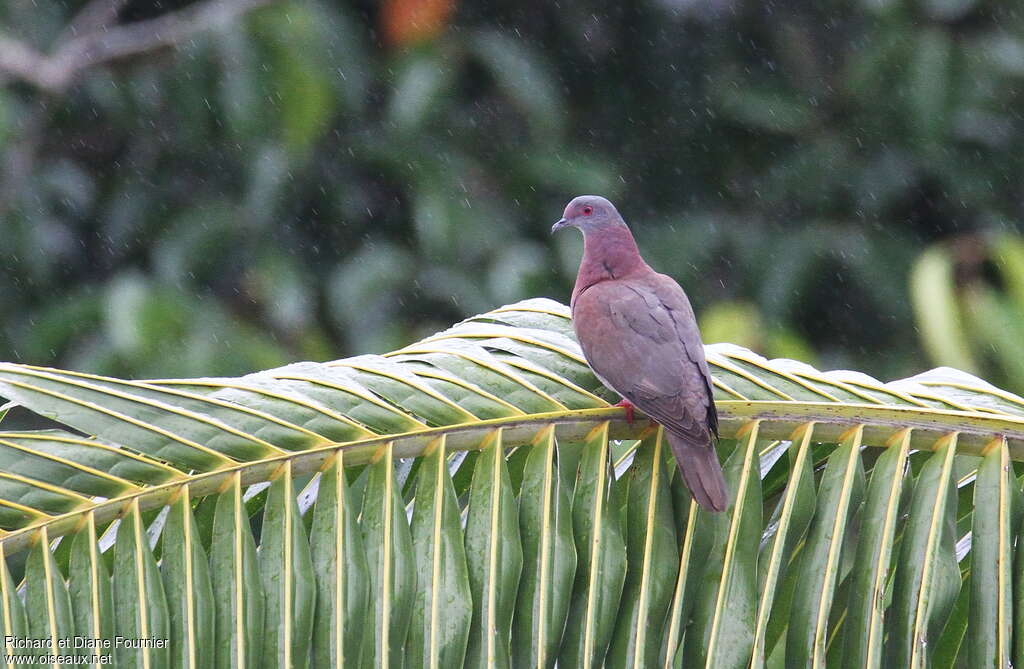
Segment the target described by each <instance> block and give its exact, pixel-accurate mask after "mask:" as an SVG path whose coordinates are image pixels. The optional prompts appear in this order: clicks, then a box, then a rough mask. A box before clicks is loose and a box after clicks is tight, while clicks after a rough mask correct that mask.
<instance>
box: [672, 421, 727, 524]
mask: <svg viewBox="0 0 1024 669" xmlns="http://www.w3.org/2000/svg"><path fill="white" fill-rule="evenodd" d="M668 443H669V445H670V446H671V447H672V452H673V453H674V454H675V456H676V463H677V464H678V465H679V471H680V473H682V475H683V481H684V482H685V483H686V487H687V488H689V489H690V494H691V495H693V498H694V499H695V500H696V501H697V503H698V504H700V505H701V506H702V507H704V508H705V509H708V510H710V511H725V509H726V508H727V507H728V506H729V490H728V489H727V488H726V486H725V477H724V476H723V475H722V465H721V464H719V462H718V454H717V453H716V452H715V448H714V446H713V445H712V444H711V442H707V443H704V444H695V443H693V442H691V441H689V440H687V439H685V438H683V437H679V436H677V435H674V434H671V433H668Z"/></svg>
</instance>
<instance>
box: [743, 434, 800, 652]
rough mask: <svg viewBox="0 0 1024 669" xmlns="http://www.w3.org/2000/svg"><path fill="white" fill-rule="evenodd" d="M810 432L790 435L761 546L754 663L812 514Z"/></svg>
mask: <svg viewBox="0 0 1024 669" xmlns="http://www.w3.org/2000/svg"><path fill="white" fill-rule="evenodd" d="M813 434H814V424H813V423H809V424H807V425H804V426H802V427H800V428H798V430H797V431H796V432H795V433H794V434H793V443H792V444H791V445H790V447H789V455H790V475H789V482H788V485H787V487H786V490H785V492H784V493H783V496H782V501H781V503H780V505H779V513H778V516H777V518H774V519H773V520H772V521H770V526H774V528H775V529H774V533H773V534H772V536H771V538H770V539H769V541H768V543H767V545H765V546H764V548H763V549H762V551H761V557H760V559H759V560H758V572H759V573H758V586H759V587H758V591H759V592H760V600H759V601H758V604H757V620H756V623H755V625H754V644H753V645H754V648H753V661H752V664H754V665H755V666H756V665H759V664H763V663H764V661H765V659H766V658H765V640H766V635H767V632H768V621H769V620H770V619H771V612H772V607H773V605H774V603H775V596H776V594H777V591H778V588H779V580H780V574H782V573H783V570H784V569H785V568H786V566H787V565H788V564H789V562H790V559H791V558H792V556H793V552H794V550H795V549H796V545H797V542H799V541H800V540H801V539H802V538H803V537H804V535H805V533H806V532H807V527H808V525H809V524H810V522H811V518H812V517H813V515H814V507H815V502H816V498H815V490H814V475H813V461H812V456H811V447H810V446H811V437H812V436H813ZM794 450H795V453H794Z"/></svg>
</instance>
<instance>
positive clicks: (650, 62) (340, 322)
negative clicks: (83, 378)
mask: <svg viewBox="0 0 1024 669" xmlns="http://www.w3.org/2000/svg"><path fill="white" fill-rule="evenodd" d="M206 1H209V0H206ZM97 2H100V3H102V2H108V4H109V0H94V3H97ZM87 4H88V3H85V2H82V1H80V0H66V1H65V2H61V3H37V2H33V1H32V0H7V2H4V3H2V5H0V33H2V34H3V35H6V36H8V37H14V38H17V39H19V40H24V41H25V42H26V43H28V44H30V45H32V46H34V47H35V48H37V49H39V50H41V51H43V52H47V51H50V50H51V49H52V48H53V46H54V44H55V42H59V40H60V39H61V38H62V37H61V36H62V35H64V34H65V31H66V30H67V26H68V25H69V22H71V21H72V19H73V17H75V16H76V15H79V13H80V12H81V10H82V8H83V7H85V6H86V5H87ZM190 4H191V5H195V4H197V3H188V2H186V1H185V0H169V1H168V0H161V1H160V2H157V1H156V0H128V1H127V2H126V3H124V5H123V7H121V9H120V11H119V13H118V15H117V17H116V21H117V22H120V23H127V22H132V21H145V20H147V19H151V18H153V17H156V16H160V15H161V14H165V13H170V12H174V11H179V10H181V9H182V8H187V6H188V5H190ZM1022 80H1024V15H1022V14H1021V13H1020V12H1019V10H1018V9H1016V8H1015V6H1014V4H1013V3H1001V2H992V1H985V0H925V1H922V2H918V1H914V2H911V1H910V0H862V1H860V2H834V1H828V2H818V3H803V2H775V3H760V2H753V1H748V0H644V1H641V2H635V3H612V2H582V1H581V2H574V3H540V2H535V3H521V2H507V1H501V0H499V1H495V2H488V3H455V2H454V0H387V1H385V2H380V3H377V2H362V1H355V2H353V1H344V2H342V1H340V0H338V1H331V0H303V1H302V2H290V3H274V4H271V5H269V6H266V7H262V8H258V9H255V10H254V11H252V12H250V13H248V14H247V15H245V16H244V18H242V19H240V20H237V21H234V22H230V23H228V24H227V25H225V26H223V27H213V28H211V29H210V30H208V31H205V32H199V33H196V34H194V35H190V36H189V37H188V38H187V39H184V40H181V41H180V43H179V44H178V45H176V46H175V47H174V48H172V49H164V50H162V51H159V52H153V53H146V54H141V55H137V56H132V57H129V58H125V59H122V60H119V61H117V62H114V63H110V64H105V65H101V66H97V67H93V68H90V69H88V70H85V71H83V72H82V73H81V74H80V76H78V77H77V78H75V79H74V80H73V81H72V83H71V85H69V86H68V87H67V88H66V89H64V90H61V91H52V90H50V91H46V90H40V89H39V88H37V87H34V86H33V85H32V84H31V83H27V82H25V81H20V80H18V79H17V78H10V79H8V80H7V82H6V84H5V85H4V86H3V87H2V88H0V151H2V153H3V157H4V159H5V160H4V164H3V168H4V174H3V189H4V190H3V192H2V193H0V226H2V229H0V309H2V313H3V314H4V319H3V325H0V359H6V360H16V361H28V362H32V363H37V364H53V365H60V366H63V367H71V368H76V369H83V370H89V371H96V372H102V373H108V374H115V375H136V376H139V375H146V376H151V375H156V376H171V375H176V376H178V375H180V376H187V375H193V374H204V375H214V374H236V373H241V372H245V371H248V370H251V369H262V368H266V367H270V366H273V365H276V364H281V363H284V362H287V361H291V360H295V359H301V358H307V359H309V358H311V359H326V358H337V357H342V356H344V355H351V354H355V353H359V352H363V351H371V350H372V351H383V350H389V349H392V348H395V347H396V346H398V345H400V344H403V343H405V342H408V341H412V340H415V339H417V338H418V337H420V336H422V335H424V334H426V333H429V332H432V331H434V330H436V329H439V328H441V327H444V326H446V325H447V324H449V323H450V322H452V321H453V320H456V319H458V318H460V317H462V316H464V315H467V314H472V313H477V312H482V311H485V310H487V309H488V308H490V307H493V306H494V305H497V304H504V303H508V302H511V301H514V300H516V299H519V298H522V297H526V296H537V295H547V296H552V297H556V298H559V299H562V300H566V299H567V297H568V293H569V290H570V286H571V280H572V277H573V275H574V273H575V266H576V263H577V262H578V257H579V253H580V246H581V245H580V242H579V240H578V239H576V238H574V237H573V236H571V235H565V236H564V237H559V238H558V239H555V240H552V239H550V238H549V236H548V234H547V230H548V228H549V226H550V223H551V222H552V221H553V220H554V219H556V218H558V216H559V214H560V212H561V209H562V207H563V206H564V204H565V202H566V201H568V200H569V199H570V198H571V197H572V196H574V195H576V194H579V193H585V192H589V193H601V194H605V195H608V196H609V197H611V198H612V199H613V200H615V201H616V202H617V203H618V204H619V207H620V209H621V211H622V212H623V214H624V215H625V216H626V218H627V220H628V221H630V222H631V223H632V225H633V227H634V229H635V231H636V234H637V237H638V238H639V241H640V244H641V247H642V248H643V249H644V250H645V252H646V254H647V256H648V259H649V261H650V262H651V263H652V264H653V265H654V266H655V267H656V268H658V269H660V270H662V271H665V272H667V273H669V274H671V275H673V276H675V277H676V278H677V279H678V280H680V282H681V283H682V284H683V286H684V287H685V288H686V289H687V290H688V292H689V293H690V296H691V299H692V301H693V302H694V304H695V307H696V309H697V311H698V313H700V314H701V315H702V317H703V320H704V323H703V324H704V326H705V328H706V329H707V330H708V336H707V337H706V339H707V340H708V341H717V340H722V339H727V340H733V341H738V342H741V343H745V344H747V345H750V346H753V347H755V348H757V349H758V350H760V351H761V352H763V353H765V354H766V355H769V356H777V355H793V356H797V355H798V356H799V357H801V358H804V359H808V360H809V361H810V362H813V363H815V364H817V365H819V366H823V367H840V366H845V367H853V368H857V369H863V370H864V371H867V372H870V373H873V374H876V375H880V376H882V377H887V378H892V377H896V376H905V375H908V374H910V373H912V372H914V371H916V370H918V369H920V368H922V367H924V366H925V365H926V364H928V361H927V360H926V359H925V357H924V355H923V353H922V347H921V343H920V341H919V339H918V336H917V334H916V332H915V329H914V316H913V311H912V309H911V307H910V304H909V297H908V281H909V268H910V267H911V266H912V265H913V263H914V261H915V258H916V257H917V256H918V254H919V252H920V251H921V249H923V248H925V247H926V246H928V245H929V244H932V243H934V242H941V241H942V240H945V239H950V238H953V237H956V238H958V239H990V238H991V237H988V236H987V235H989V234H998V233H1000V231H1007V230H1010V231H1012V230H1015V229H1016V228H1017V227H1018V221H1019V220H1020V219H1021V217H1022V214H1024V212H1022V211H1021V206H1022V199H1021V197H1020V193H1019V189H1020V186H1019V184H1020V183H1021V177H1022V164H1024V152H1022V150H1021V149H1022V146H1021V145H1022V139H1024V132H1022V123H1024V121H1022V119H1021V117H1020V114H1019V112H1018V110H1019V109H1020V108H1021V97H1022V94H1024V87H1022V86H1021V83H1022ZM934 248H949V247H934ZM921 262H927V258H926V259H925V260H922V261H921ZM932 262H938V261H935V260H933V261H932ZM932 271H937V270H932ZM947 285H948V282H947ZM954 293H955V298H954V299H955V301H957V303H958V304H960V302H962V301H964V300H966V301H967V303H970V301H971V300H972V299H974V298H973V295H974V293H966V292H964V291H962V290H960V287H957V288H956V289H954ZM992 294H993V295H995V296H997V297H998V296H999V295H1001V294H1002V293H1001V292H999V291H997V292H995V293H992ZM942 299H944V300H946V301H947V302H948V300H949V296H946V297H945V298H942ZM979 304H980V303H979ZM971 308H974V307H973V306H972V307H971ZM978 308H983V307H978ZM1000 313H1006V314H1008V313H1009V312H1000ZM1007 318H1009V316H1007ZM993 329H995V326H993ZM924 331H927V327H925V328H924ZM990 334H991V333H990ZM979 336H980V335H979ZM992 336H995V335H992ZM1006 338H1008V337H1006ZM955 339H956V338H955V337H954V340H953V342H952V345H953V346H954V347H955V348H958V349H963V348H964V347H963V346H962V345H961V344H959V343H957V341H956V340H955ZM926 341H927V342H928V345H929V347H931V348H930V350H933V349H934V347H935V346H936V344H935V343H934V341H933V340H931V339H929V340H926ZM979 341H981V340H979ZM985 341H991V340H985ZM1009 350H1013V349H1008V351H1009ZM933 352H935V353H936V355H938V353H937V352H936V351H934V350H933ZM982 355H983V354H982V353H979V352H978V351H971V356H972V358H970V359H973V357H981V356H982ZM984 357H985V358H986V359H988V358H992V360H991V362H992V363H993V364H997V365H1002V366H1006V365H1009V364H1011V363H1010V361H1009V360H1004V359H1003V358H1009V357H1012V356H1011V354H1010V353H1009V352H1007V353H1005V354H1000V355H990V354H987V353H986V354H984ZM940 359H941V356H940ZM970 359H968V358H965V359H964V360H965V361H967V360H970ZM1021 359H1024V357H1021V356H1018V357H1017V362H1016V363H1014V364H1016V365H1017V366H1018V367H1019V366H1020V362H1019V360H1021ZM955 360H956V359H954V361H955ZM958 364H959V363H958ZM979 364H980V363H979ZM965 366H968V367H970V366H972V365H965ZM1007 369H1008V370H1009V368H1007ZM1007 374H1010V371H1008V372H1007ZM1013 374H1014V375H1015V376H1014V378H1017V379H1019V378H1020V377H1019V376H1016V372H1013ZM992 378H993V380H994V381H996V382H999V381H1000V380H1001V379H999V378H998V377H997V376H995V375H993V376H992ZM1022 383H1024V381H1020V380H1018V381H1014V382H1013V384H1012V385H1013V386H1014V387H1016V388H1017V389H1020V388H1021V387H1022V385H1021V384H1022Z"/></svg>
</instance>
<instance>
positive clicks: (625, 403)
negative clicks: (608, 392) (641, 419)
mask: <svg viewBox="0 0 1024 669" xmlns="http://www.w3.org/2000/svg"><path fill="white" fill-rule="evenodd" d="M612 406H615V407H622V408H623V409H625V410H626V422H627V423H629V426H630V427H633V403H632V402H630V401H629V400H622V401H621V402H619V403H618V404H613V405H612Z"/></svg>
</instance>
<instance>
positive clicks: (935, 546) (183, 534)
mask: <svg viewBox="0 0 1024 669" xmlns="http://www.w3.org/2000/svg"><path fill="white" fill-rule="evenodd" d="M707 352H708V360H709V363H710V366H711V370H712V375H713V377H714V383H715V394H716V402H717V405H718V409H719V413H720V423H721V431H722V436H723V439H722V442H721V444H720V451H721V452H720V455H721V456H722V457H723V459H724V468H725V472H726V477H727V480H728V482H729V487H730V490H731V491H732V493H733V497H734V500H733V504H732V505H731V507H730V509H729V510H728V511H727V512H725V513H723V514H717V515H716V514H708V513H706V512H704V511H703V510H700V509H698V508H697V507H696V505H694V504H691V503H690V501H689V495H688V493H687V491H686V489H685V487H684V485H683V483H682V481H681V480H680V479H679V477H678V476H677V475H676V470H675V467H674V465H673V464H672V461H671V454H670V453H669V452H668V449H666V448H665V447H664V443H663V438H662V433H661V431H660V429H655V428H654V427H652V426H650V425H649V424H648V422H647V421H644V420H640V421H638V422H637V423H636V424H634V425H629V424H627V423H626V421H625V420H624V417H623V415H622V412H621V410H619V409H615V408H612V407H610V406H609V404H608V402H607V400H608V399H611V398H610V397H608V395H607V394H606V392H605V391H604V390H603V389H602V388H601V386H600V384H599V383H598V381H597V380H596V379H595V378H594V376H593V374H592V373H591V372H590V370H589V369H588V368H587V366H586V363H585V361H584V360H583V357H582V355H581V353H580V350H579V347H578V346H577V344H576V342H575V340H574V338H573V336H572V328H571V323H570V321H569V314H568V310H567V309H566V308H565V307H564V306H562V305H559V304H557V303H555V302H551V301H549V300H530V301H526V302H521V303H518V304H514V305H509V306H507V307H503V308H501V309H498V310H495V311H492V312H489V313H487V314H483V315H481V316H477V317H474V318H471V319H469V320H467V321H464V322H462V323H460V324H458V325H456V326H454V327H452V328H451V329H449V330H446V331H444V332H441V333H438V334H437V335H435V336H433V337H429V338H427V339H425V340H423V341H421V342H418V343H416V344H413V345H410V346H409V347H406V348H404V349H401V350H399V351H396V352H394V353H391V354H387V355H384V356H359V357H356V358H350V359H345V360H338V361H335V362H331V363H323V364H320V363H297V364H293V365H288V366H286V367H282V368H279V369H273V370H267V371H264V372H258V373H255V374H250V375H247V376H244V377H240V378H230V379H229V378H206V379H160V380H148V381H129V380H123V379H113V378H107V377H100V376H96V375H90V374H82V373H76V372H69V371H64V370H56V369H45V368H39V367H34V366H30V365H17V364H9V363H3V364H0V396H3V397H5V398H7V399H9V400H11V401H12V402H14V403H16V404H17V405H18V406H19V407H21V408H20V409H18V411H24V410H28V411H32V412H35V413H36V414H39V415H40V416H43V417H46V418H49V419H52V420H54V421H56V422H58V423H59V424H61V425H62V426H63V427H62V428H59V429H49V430H37V431H16V430H13V429H12V430H6V431H0V530H2V534H0V549H2V550H3V556H4V557H5V558H6V559H5V560H0V565H2V569H3V573H0V600H2V601H0V603H2V607H0V608H2V614H3V623H4V630H5V633H6V634H7V635H8V649H7V650H8V652H10V653H18V652H23V653H33V652H39V651H36V650H31V649H19V648H17V647H16V646H15V644H13V643H11V640H12V639H15V638H19V637H23V636H25V635H29V636H32V637H37V638H41V639H51V641H52V642H53V643H56V642H57V641H59V640H60V639H62V638H64V637H70V636H74V635H75V634H78V635H79V636H84V637H88V638H114V637H115V636H117V635H120V636H122V637H129V638H140V637H150V638H157V639H168V643H167V645H166V647H147V646H145V645H144V646H143V647H141V648H128V649H118V650H117V651H116V655H117V656H118V658H119V659H120V660H121V661H122V662H124V663H126V664H127V665H128V666H153V667H157V666H176V667H179V666H180V667H198V666H210V665H209V663H210V662H211V661H215V663H216V665H217V666H243V665H244V666H268V667H269V666H273V667H277V666H294V667H305V666H315V667H321V666H342V665H345V666H353V665H360V666H361V665H362V664H365V663H370V664H374V665H377V666H389V665H390V664H392V663H396V664H397V663H400V662H401V661H402V660H404V662H405V664H406V665H408V666H425V667H448V666H459V665H463V664H464V665H465V666H479V667H490V666H513V665H514V666H535V667H550V666H553V665H554V664H555V662H558V664H559V666H579V667H597V666H601V665H602V663H604V664H606V665H608V666H630V667H639V666H665V667H672V666H688V667H689V666H706V667H739V666H763V665H765V664H776V663H778V662H783V661H784V662H785V663H787V664H792V665H795V666H825V665H826V664H827V665H835V666H840V665H842V666H858V667H860V666H881V665H882V664H883V663H896V665H898V666H903V665H909V666H924V665H925V664H928V663H935V664H939V665H945V666H952V665H953V664H954V663H956V662H961V663H963V662H968V661H969V662H970V663H971V664H970V666H976V665H995V664H998V665H999V666H1005V665H1006V664H1007V663H1009V662H1010V661H1011V659H1012V660H1016V662H1017V663H1022V660H1024V641H1022V640H1021V638H1020V636H1021V635H1020V634H1017V635H1016V636H1015V633H1014V630H1015V629H1017V628H1015V626H1014V623H1015V620H1016V621H1018V622H1019V619H1020V617H1021V616H1022V615H1024V614H1022V613H1021V612H1022V610H1024V597H1022V596H1021V592H1022V591H1021V588H1020V587H1019V584H1018V583H1016V582H1015V581H1014V579H1013V576H1014V570H1015V569H1016V571H1017V572H1019V565H1017V566H1016V567H1014V562H1013V561H1014V559H1015V546H1016V543H1017V540H1018V536H1019V534H1020V529H1021V528H1020V523H1019V522H1018V520H1019V515H1020V508H1021V505H1020V495H1021V490H1020V481H1019V480H1018V478H1017V476H1016V474H1015V471H1014V467H1013V462H1012V461H1014V460H1021V459H1024V400H1022V399H1021V398H1019V397H1017V396H1015V395H1013V394H1011V393H1007V392H1005V391H1002V390H1000V389H998V388H995V387H993V386H991V385H989V384H987V383H985V382H983V381H981V380H980V379H977V378H975V377H973V376H970V375H968V374H965V373H962V372H957V371H955V370H949V369H939V370H932V371H931V372H928V373H925V374H922V375H919V376H917V377H914V378H912V379H906V380H902V381H896V382H890V383H882V382H879V381H877V380H875V379H872V378H870V377H868V376H865V375H863V374H859V373H854V372H819V371H817V370H815V369H813V368H811V367H809V366H807V365H804V364H801V363H797V362H794V361H788V360H770V361H769V360H765V359H764V358H761V357H760V356H757V355H756V354H753V353H751V352H750V351H746V350H744V349H740V348H738V347H735V346H730V345H721V344H720V345H713V346H709V347H708V349H707ZM0 418H2V417H0ZM8 420H10V419H8ZM1017 559H1018V561H1019V556H1017ZM19 582H20V583H22V586H21V588H20V589H19V586H18V583H19ZM1017 627H1018V628H1019V625H1018V626H1017ZM211 658H213V659H211ZM894 666H895V665H894Z"/></svg>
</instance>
